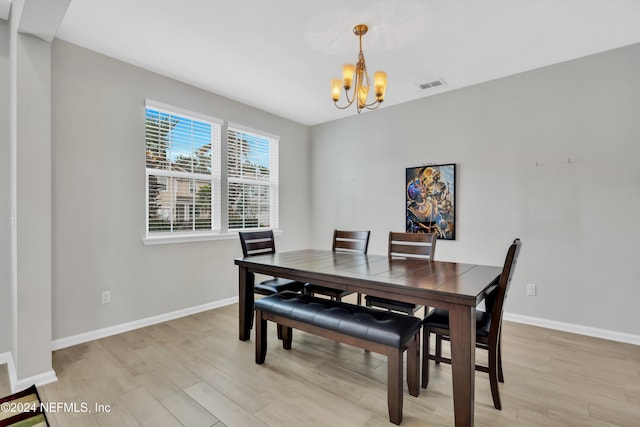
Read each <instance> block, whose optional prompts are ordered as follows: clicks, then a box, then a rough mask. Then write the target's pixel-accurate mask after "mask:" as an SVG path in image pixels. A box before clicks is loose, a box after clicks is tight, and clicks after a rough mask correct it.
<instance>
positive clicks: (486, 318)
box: [423, 308, 491, 337]
mask: <svg viewBox="0 0 640 427" xmlns="http://www.w3.org/2000/svg"><path fill="white" fill-rule="evenodd" d="M423 322H424V324H425V325H429V326H430V327H432V328H441V329H449V310H445V309H442V308H437V309H435V310H432V311H431V312H430V313H429V314H428V315H427V317H425V318H424V321H423ZM490 327H491V315H490V314H489V313H486V312H484V311H481V310H476V336H480V337H488V336H489V328H490Z"/></svg>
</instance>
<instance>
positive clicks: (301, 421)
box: [39, 305, 640, 427]
mask: <svg viewBox="0 0 640 427" xmlns="http://www.w3.org/2000/svg"><path fill="white" fill-rule="evenodd" d="M237 310H238V307H237V305H232V306H228V307H224V308H220V309H216V310H212V311H208V312H204V313H200V314H196V315H193V316H189V317H185V318H181V319H177V320H173V321H170V322H166V323H162V324H158V325H154V326H150V327H147V328H143V329H139V330H136V331H132V332H128V333H125V334H121V335H117V336H112V337H108V338H104V339H100V340H97V341H93V342H89V343H86V344H82V345H78V346H75V347H70V348H66V349H63V350H59V351H56V352H54V353H53V367H54V369H55V371H56V373H57V376H58V379H59V380H58V381H57V382H56V383H52V384H48V385H46V386H43V387H40V388H39V390H40V393H41V397H42V399H43V401H48V402H63V403H74V402H75V403H76V404H77V405H78V406H80V405H81V404H82V403H83V402H84V403H86V404H87V405H88V407H89V408H90V409H94V408H95V406H94V405H95V404H98V405H103V407H106V405H109V406H110V411H109V412H102V413H83V412H72V411H64V410H63V411H61V412H57V413H49V414H48V415H49V420H50V421H51V424H52V425H53V426H60V427H68V426H82V427H85V426H118V427H120V426H140V425H142V426H153V427H160V426H180V425H185V426H216V427H222V426H230V427H232V426H234V427H235V426H240V427H245V426H264V425H267V426H311V425H313V426H331V427H338V426H385V427H386V426H389V425H392V424H390V423H389V421H388V418H387V404H386V385H385V381H386V362H385V358H384V357H383V356H380V355H377V354H373V353H368V352H364V351H362V350H360V349H357V348H354V347H350V346H348V345H344V344H338V343H334V342H332V341H328V340H326V339H323V338H319V337H316V336H313V335H309V334H305V333H303V332H298V331H294V340H293V349H292V350H291V351H285V350H283V349H282V347H281V345H280V342H279V341H278V340H277V339H276V336H275V326H274V325H273V324H271V323H270V324H269V329H270V330H269V347H268V352H267V359H266V362H265V364H264V365H262V366H260V365H256V364H255V363H254V340H253V338H254V335H253V334H252V339H251V341H248V342H241V341H239V340H238V327H237ZM503 353H504V371H505V383H504V384H501V386H500V392H501V396H502V404H503V410H502V411H497V410H495V409H494V408H493V404H492V400H491V392H490V389H489V381H488V377H487V376H486V374H483V373H479V372H478V373H476V405H475V412H476V415H475V423H476V425H477V426H492V427H493V426H634V427H638V426H640V347H638V346H633V345H627V344H621V343H616V342H610V341H605V340H600V339H595V338H589V337H584V336H578V335H572V334H569V333H563V332H558V331H552V330H548V329H542V328H537V327H531V326H526V325H521V324H516V323H509V322H505V324H504V332H503ZM485 354H486V353H485V352H484V351H481V350H478V351H477V359H478V361H482V360H484V359H486V356H485ZM451 393H452V391H451V370H450V366H448V365H444V364H443V365H440V366H438V367H432V369H431V382H430V384H429V388H428V389H427V390H424V389H421V394H420V396H419V397H417V398H416V397H412V396H410V395H409V394H408V392H407V390H406V384H405V395H404V419H403V422H402V426H406V427H409V426H451V425H453V402H452V394H451Z"/></svg>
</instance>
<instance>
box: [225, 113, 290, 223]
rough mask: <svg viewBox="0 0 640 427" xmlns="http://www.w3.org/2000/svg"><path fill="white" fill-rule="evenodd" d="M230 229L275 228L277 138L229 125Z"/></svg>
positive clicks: (276, 209)
mask: <svg viewBox="0 0 640 427" xmlns="http://www.w3.org/2000/svg"><path fill="white" fill-rule="evenodd" d="M227 153H228V158H227V177H228V218H229V229H230V230H237V229H248V228H278V225H279V224H278V138H276V137H272V136H267V135H263V134H259V133H257V132H255V131H251V130H246V129H242V128H239V127H236V126H235V125H231V124H230V125H229V128H228V129H227Z"/></svg>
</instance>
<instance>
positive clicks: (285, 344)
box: [278, 325, 293, 350]
mask: <svg viewBox="0 0 640 427" xmlns="http://www.w3.org/2000/svg"><path fill="white" fill-rule="evenodd" d="M278 327H280V328H282V348H284V349H285V350H291V341H292V340H293V329H291V328H288V327H286V326H281V325H278Z"/></svg>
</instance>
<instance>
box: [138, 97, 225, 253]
mask: <svg viewBox="0 0 640 427" xmlns="http://www.w3.org/2000/svg"><path fill="white" fill-rule="evenodd" d="M149 110H154V111H158V112H159V113H164V114H169V115H171V116H175V117H177V118H184V119H185V120H192V121H196V122H202V123H206V124H207V125H209V126H210V131H211V173H210V174H209V173H202V172H194V171H191V172H184V171H175V170H167V169H157V168H152V167H149V166H148V164H147V157H146V155H145V237H144V238H143V243H144V244H156V243H167V242H183V241H198V240H203V239H208V238H211V236H215V235H219V234H220V232H221V224H222V220H221V214H222V209H221V204H220V198H221V196H220V194H221V189H222V182H221V181H222V172H221V171H222V162H221V158H222V154H221V151H222V150H221V149H222V139H223V138H222V137H223V126H224V121H223V120H221V119H218V118H215V117H211V116H208V115H204V114H200V113H196V112H193V111H190V110H186V109H184V108H180V107H175V106H172V105H167V104H164V103H161V102H158V101H153V100H149V99H147V100H145V106H144V117H145V135H146V133H147V130H146V129H147V127H146V123H147V122H146V118H147V114H148V111H149ZM145 145H146V136H145ZM152 175H153V176H157V177H159V178H165V180H164V181H165V185H164V188H162V187H160V188H159V190H158V192H159V193H160V192H164V193H166V192H168V191H169V189H170V188H172V187H173V186H174V185H176V182H177V180H183V179H186V180H188V184H187V186H188V190H190V189H191V185H192V183H193V180H195V181H206V182H210V185H211V193H212V197H211V206H210V209H211V227H210V228H206V229H202V230H198V229H191V230H177V231H176V230H172V231H168V232H157V231H156V232H153V231H151V230H150V228H149V226H150V224H149V190H150V189H149V177H150V176H152ZM196 185H197V184H196ZM172 191H173V190H172ZM189 194H190V195H191V194H192V193H190V192H189ZM175 197H176V194H175V191H173V193H172V194H171V198H172V201H171V206H172V209H173V211H174V212H177V211H178V210H179V209H182V210H184V209H185V206H184V204H183V203H181V202H178V201H177V200H173V199H175ZM194 197H195V196H194Z"/></svg>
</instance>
